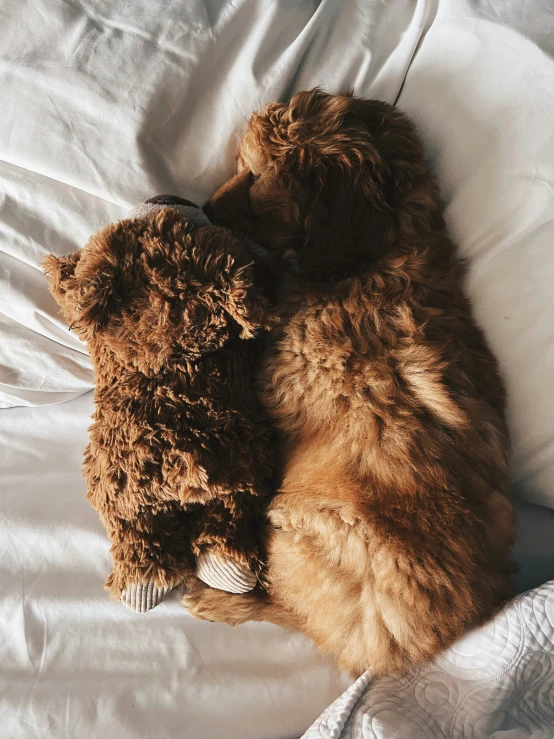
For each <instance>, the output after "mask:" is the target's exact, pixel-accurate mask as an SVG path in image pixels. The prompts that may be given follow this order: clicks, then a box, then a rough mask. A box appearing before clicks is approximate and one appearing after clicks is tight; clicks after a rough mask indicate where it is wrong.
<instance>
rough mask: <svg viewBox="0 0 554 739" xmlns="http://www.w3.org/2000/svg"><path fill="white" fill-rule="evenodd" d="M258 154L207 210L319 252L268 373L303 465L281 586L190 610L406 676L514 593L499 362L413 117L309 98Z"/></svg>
mask: <svg viewBox="0 0 554 739" xmlns="http://www.w3.org/2000/svg"><path fill="white" fill-rule="evenodd" d="M238 162H239V173H238V174H237V175H236V176H235V177H234V178H233V179H231V180H230V181H229V182H227V183H226V184H225V185H223V186H222V188H220V190H219V191H217V192H216V193H215V194H214V196H213V197H212V198H211V200H210V202H209V204H208V206H207V208H206V210H207V211H208V212H210V213H211V215H212V217H213V218H214V220H215V222H217V223H220V224H225V225H228V226H229V227H231V228H232V229H234V230H236V231H238V232H241V233H243V234H246V235H248V237H249V238H253V239H255V240H257V241H258V242H260V243H261V244H264V245H265V246H267V247H269V248H270V249H272V250H275V251H276V252H278V253H286V252H287V251H290V250H293V251H294V252H295V253H296V254H297V256H298V261H299V274H298V275H297V277H296V278H295V279H294V280H289V282H288V284H287V286H286V289H285V290H284V292H283V295H282V299H281V307H280V311H281V315H282V319H283V320H282V324H281V326H280V327H279V328H278V329H277V330H276V332H275V335H274V337H273V345H272V348H271V349H270V350H269V352H268V353H267V356H266V357H265V361H264V363H263V367H262V370H261V375H260V379H261V395H262V399H263V403H264V405H265V407H266V408H267V410H268V412H269V413H270V414H271V415H272V417H273V419H274V420H275V422H276V424H277V426H278V427H279V429H280V431H281V434H282V437H283V443H284V449H285V468H284V474H283V481H282V486H281V489H280V493H279V494H278V495H277V496H276V498H275V499H274V500H273V503H272V505H271V507H270V518H271V522H272V524H273V528H272V533H271V539H270V542H269V564H268V578H269V581H270V582H269V586H268V594H267V596H266V597H263V596H261V595H260V594H253V595H251V596H231V595H226V594H224V593H218V592H216V591H210V590H208V589H206V588H203V587H201V586H198V587H195V588H194V589H193V590H192V591H191V592H190V593H189V595H188V596H187V597H186V598H185V603H186V604H187V605H188V607H189V609H190V610H191V612H192V613H194V614H196V615H197V616H199V617H202V618H209V619H213V620H216V619H219V620H224V621H227V622H228V623H232V624H237V623H241V622H242V621H245V620H247V619H266V620H270V621H274V622H275V623H278V624H281V625H284V626H289V627H291V628H296V629H301V630H302V631H304V632H305V633H306V634H308V635H309V636H310V637H312V638H313V640H314V641H315V643H316V644H317V645H318V646H319V647H320V649H321V650H322V651H324V652H331V653H332V654H334V656H335V657H336V659H337V661H338V663H339V664H340V666H342V667H344V668H346V669H347V670H349V671H351V672H352V673H360V672H361V671H363V670H365V669H367V668H371V669H372V670H374V671H375V673H378V674H379V673H386V672H391V671H397V670H398V671H403V670H405V669H407V668H409V667H410V666H412V665H414V664H417V663H420V662H422V661H425V660H428V659H429V658H431V657H433V655H435V654H437V653H438V652H440V651H441V650H443V649H444V648H446V647H448V646H449V645H451V644H452V642H453V641H454V640H456V639H457V638H458V637H460V636H461V635H462V634H463V633H464V632H465V631H466V629H469V628H471V627H475V626H478V625H480V624H482V623H483V622H485V621H486V620H487V619H489V618H490V617H491V616H492V615H493V614H494V613H495V611H496V610H497V609H498V608H499V607H500V606H501V605H502V604H503V603H504V601H505V600H506V599H507V598H508V597H509V596H510V594H511V592H512V586H511V576H510V575H511V572H512V570H513V568H512V565H511V563H510V559H509V556H510V548H511V546H512V543H513V540H514V528H515V521H514V513H513V509H512V505H511V502H510V481H509V472H508V452H509V439H508V429H507V427H506V420H505V415H504V405H505V393H504V386H503V383H502V379H501V377H500V375H499V371H498V367H497V363H496V361H495V359H494V357H493V356H492V354H491V352H490V350H489V349H488V347H487V344H486V341H485V339H484V337H483V334H482V332H481V330H480V329H479V328H478V327H477V325H476V323H475V321H474V319H473V317H472V312H471V307H470V304H469V302H468V300H467V298H466V296H465V295H464V292H463V289H462V283H463V278H464V265H463V263H462V262H461V261H460V259H459V258H458V257H457V256H456V250H455V247H454V245H453V243H452V241H451V240H450V238H449V236H448V234H447V232H446V230H445V226H444V223H443V220H442V218H441V214H440V199H439V191H438V188H437V185H436V182H435V179H434V177H433V175H432V174H431V171H430V169H429V167H428V165H427V163H426V161H425V158H424V151H423V147H422V144H421V142H420V139H419V138H418V136H417V134H416V131H415V129H414V125H413V124H412V122H411V121H410V120H409V119H408V118H407V117H406V116H405V115H403V114H402V113H401V112H400V111H398V110H397V109H394V108H392V107H391V106H389V105H387V104H385V103H382V102H378V101H369V100H362V99H357V98H355V97H353V96H351V95H344V96H332V95H327V94H324V93H323V92H320V91H318V90H315V91H311V92H305V93H299V94H297V95H295V96H294V97H293V98H292V100H291V102H290V104H282V103H274V104H271V105H269V106H268V107H267V108H266V109H265V110H264V111H263V112H262V113H261V114H256V115H254V116H253V117H252V118H251V120H250V124H249V126H248V130H247V132H246V135H245V137H244V140H243V142H242V145H241V148H240V152H239V157H238Z"/></svg>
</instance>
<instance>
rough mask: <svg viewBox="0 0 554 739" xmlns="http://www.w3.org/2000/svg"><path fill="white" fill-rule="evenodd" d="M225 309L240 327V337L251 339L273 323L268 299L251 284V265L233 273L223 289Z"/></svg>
mask: <svg viewBox="0 0 554 739" xmlns="http://www.w3.org/2000/svg"><path fill="white" fill-rule="evenodd" d="M225 309H226V311H227V312H228V313H229V315H230V316H231V318H233V319H234V320H235V321H236V322H237V323H238V324H239V326H240V327H241V332H240V337H241V338H242V339H251V338H252V337H253V336H255V335H256V334H257V333H259V332H260V331H264V330H266V329H269V328H271V326H272V325H273V320H272V316H271V310H270V305H269V301H268V300H267V299H266V298H265V297H264V295H263V293H262V291H261V289H260V288H258V287H255V286H254V285H253V284H252V268H251V265H247V266H244V267H241V268H240V269H239V270H237V272H236V273H235V275H234V277H233V280H232V281H231V283H230V285H229V286H228V287H227V289H226V290H225Z"/></svg>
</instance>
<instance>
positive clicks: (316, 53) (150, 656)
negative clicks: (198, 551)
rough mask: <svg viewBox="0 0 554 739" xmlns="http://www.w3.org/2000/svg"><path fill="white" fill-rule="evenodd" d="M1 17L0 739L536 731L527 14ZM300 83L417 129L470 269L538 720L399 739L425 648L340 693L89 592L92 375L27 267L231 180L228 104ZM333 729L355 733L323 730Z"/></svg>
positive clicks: (460, 2) (544, 495)
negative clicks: (407, 117) (84, 464)
mask: <svg viewBox="0 0 554 739" xmlns="http://www.w3.org/2000/svg"><path fill="white" fill-rule="evenodd" d="M0 27H1V28H2V35H1V37H0V70H1V77H0V79H1V84H0V501H1V503H0V526H1V533H0V593H1V598H0V725H1V726H2V730H1V732H0V733H1V735H2V737H3V738H4V737H5V739H34V738H35V737H40V739H62V738H63V737H67V738H68V739H81V738H83V739H84V738H85V737H86V738H87V739H88V738H96V737H98V738H102V739H104V738H105V737H106V738H108V739H111V738H112V737H113V738H114V739H116V738H117V739H137V738H139V737H141V738H142V737H153V736H156V737H162V738H163V737H167V739H173V737H184V738H186V739H216V738H219V737H225V739H292V738H293V737H300V736H301V735H302V734H303V733H304V732H306V731H308V734H306V736H310V737H313V738H314V739H315V737H316V736H317V737H318V739H319V737H326V738H327V739H331V738H333V739H338V737H341V736H344V737H347V736H356V737H357V736H363V737H366V736H367V737H370V736H378V737H383V738H387V739H388V738H389V737H390V738H392V737H402V738H403V739H404V738H406V739H413V737H415V736H422V737H426V738H427V737H435V736H443V735H446V736H458V737H465V736H468V737H469V736H472V737H475V738H476V739H477V738H478V737H489V736H490V737H492V736H495V737H497V739H498V737H500V736H502V737H506V738H507V737H510V739H519V737H523V736H530V735H531V731H535V730H536V731H537V732H538V731H539V730H540V731H542V733H541V734H538V733H536V734H534V736H541V737H546V736H553V735H554V734H553V733H552V727H553V726H554V718H553V720H552V722H551V723H548V722H549V721H550V718H552V717H553V716H554V714H552V713H548V711H550V708H549V706H550V707H551V706H552V700H553V697H554V670H553V667H552V666H553V664H554V654H553V649H551V647H552V643H553V641H554V638H553V636H552V631H553V627H554V621H553V619H554V611H553V610H552V606H551V603H552V588H553V586H552V585H549V584H548V583H549V581H551V580H553V579H554V513H553V512H552V511H553V509H554V420H553V419H554V383H553V378H554V320H553V316H554V291H553V290H552V275H553V274H554V249H553V248H552V245H553V243H554V225H553V224H554V219H553V216H554V190H553V186H552V183H553V182H554V139H553V124H552V121H553V120H554V60H553V57H554V42H553V39H554V13H553V10H552V7H551V5H550V4H549V2H548V0H530V2H526V3H521V2H519V1H518V0H488V1H487V0H388V1H384V0H366V1H365V2H360V1H359V0H321V1H319V2H317V1H316V0H302V1H298V0H278V1H274V2H270V0H228V1H225V2H224V1H222V0H187V1H184V0H166V1H165V2H164V3H163V4H162V3H153V2H149V1H148V0H140V1H139V2H135V3H129V2H128V1H127V0H67V1H65V2H62V0H32V1H31V0H18V2H16V1H15V0H5V1H4V2H3V3H2V4H1V5H0ZM315 85H321V86H323V87H324V88H326V89H327V90H330V91H337V92H338V91H340V90H343V89H345V88H347V87H353V88H354V90H355V92H356V93H357V94H360V95H364V96H368V97H379V98H382V99H385V100H388V101H389V102H391V103H396V104H397V105H399V106H400V107H401V108H403V109H404V110H406V111H407V112H409V113H410V114H411V115H412V116H413V117H414V118H415V119H416V121H417V123H418V125H419V127H420V130H421V133H422V135H423V137H424V139H425V142H426V144H427V147H428V151H429V155H430V157H431V159H432V162H433V164H434V166H435V168H436V171H437V173H438V176H439V179H440V182H441V186H442V188H443V193H444V197H445V216H446V218H447V221H448V223H449V226H450V228H451V229H452V232H453V233H454V235H455V237H456V239H457V241H458V243H459V244H460V249H461V251H462V253H463V254H464V255H465V256H466V257H467V258H468V260H469V272H468V290H469V293H470V295H471V297H472V300H473V303H474V306H475V311H476V315H477V318H478V320H479V321H480V323H481V324H482V325H483V327H484V329H485V332H486V333H487V336H488V339H489V341H490V342H491V345H492V346H493V348H494V350H495V352H496V353H497V355H498V357H499V359H500V362H501V365H502V369H503V372H504V375H505V377H506V381H507V384H508V389H509V395H510V405H509V415H510V425H511V429H512V435H513V447H514V454H513V479H514V486H515V490H516V494H517V498H518V511H519V514H520V539H519V542H518V548H517V553H516V554H517V558H518V561H519V563H520V573H519V575H518V580H517V585H518V590H519V591H520V592H522V593H524V592H525V591H528V590H530V589H532V588H539V589H538V590H534V591H532V592H531V593H530V594H529V595H528V596H523V598H524V599H525V598H528V599H531V600H530V601H529V600H523V601H518V602H517V603H516V604H512V605H511V606H509V608H511V609H512V611H510V613H512V612H514V613H517V616H510V615H502V616H500V617H499V618H505V621H504V622H502V623H508V622H509V623H516V622H517V624H520V631H521V633H524V632H525V634H529V639H527V641H525V645H526V646H529V645H531V647H530V649H531V651H532V652H541V654H544V655H545V656H543V657H540V659H539V662H538V663H537V664H539V663H540V664H539V666H538V667H537V666H536V664H535V662H533V663H532V667H529V668H526V665H528V661H526V660H527V658H526V657H525V655H524V651H521V652H518V655H519V656H520V657H521V659H519V660H516V662H513V661H512V662H511V663H510V665H512V663H513V664H514V665H516V666H517V669H515V668H514V669H515V673H514V674H517V679H518V680H519V682H518V683H517V684H518V685H519V686H520V687H521V685H522V682H523V684H524V688H522V689H521V692H520V693H518V694H517V695H523V694H524V695H526V696H527V697H528V698H529V701H528V705H529V707H528V708H527V709H526V711H527V713H528V714H529V715H531V717H533V715H534V714H535V715H537V716H538V715H539V714H540V716H541V717H542V716H543V715H544V716H546V717H547V718H546V719H545V721H546V723H544V722H543V725H542V726H539V724H537V726H539V728H538V729H537V728H536V727H535V725H534V724H533V721H532V720H531V721H527V723H525V722H523V723H521V722H520V723H521V726H520V725H519V724H516V723H513V722H512V723H510V722H509V721H507V720H506V721H507V723H506V721H504V714H506V711H504V709H503V708H502V703H501V702H498V703H497V704H495V705H494V706H493V708H492V709H491V711H489V712H488V713H486V711H485V712H483V711H484V709H483V711H481V713H479V710H477V709H475V706H476V705H477V703H476V702H475V701H473V702H471V701H465V700H464V701H461V700H460V701H459V702H457V703H456V702H450V703H449V702H448V700H446V699H444V700H443V698H444V696H443V693H444V690H443V688H441V687H439V688H435V689H434V690H435V692H433V691H431V693H430V694H429V695H430V696H431V697H430V704H425V705H426V708H425V711H427V714H425V716H426V717H427V718H425V719H421V720H419V719H418V720H419V723H417V726H418V731H420V733H416V732H415V729H414V728H413V726H414V724H413V721H415V720H416V718H417V717H418V716H421V715H423V714H424V713H425V711H423V713H422V710H423V709H421V705H420V704H419V703H418V702H417V695H420V693H418V692H417V691H418V690H423V688H421V687H420V688H417V683H418V680H420V686H421V685H423V684H424V683H423V682H421V681H424V680H427V682H429V678H428V677H425V676H426V675H428V674H429V672H431V673H432V672H433V671H435V672H437V671H440V670H441V669H442V668H443V667H444V665H445V664H446V662H448V658H447V656H445V657H444V658H443V663H441V664H442V666H441V664H438V666H429V670H428V671H424V672H423V673H421V674H419V673H418V675H416V676H412V678H413V679H412V678H409V679H408V682H409V680H410V679H411V680H412V681H411V682H409V685H410V686H412V687H410V688H409V689H408V688H406V685H407V684H408V683H407V682H404V683H402V684H401V685H400V688H401V689H402V690H404V689H405V688H406V692H405V693H402V690H400V691H399V685H398V684H395V682H394V681H392V682H391V681H389V682H388V683H387V682H386V681H385V682H383V681H380V682H377V681H373V680H371V677H370V676H369V675H366V676H363V677H362V678H360V681H358V682H357V683H355V684H354V686H350V683H351V682H352V681H351V679H350V678H349V677H348V676H346V675H343V674H339V673H338V672H337V671H336V670H335V669H334V668H333V666H332V664H331V663H330V662H329V661H328V660H326V659H322V658H320V657H319V656H318V655H317V654H316V653H315V651H314V650H313V648H312V646H311V645H310V644H309V643H308V642H307V641H306V640H305V639H304V638H303V637H302V636H300V635H298V634H293V633H289V632H286V631H284V630H282V629H279V628H277V627H275V626H272V625H269V624H246V625H244V626H241V627H238V628H236V629H232V628H230V627H227V626H224V625H220V624H210V623H205V622H199V621H195V620H194V619H192V618H191V617H189V615H188V614H187V613H186V612H185V611H184V610H183V609H182V607H181V606H180V605H179V602H178V598H177V597H176V596H171V597H170V598H169V599H168V600H167V601H164V603H162V604H161V605H160V606H158V607H157V608H156V609H154V610H153V611H152V612H150V613H148V614H146V615H141V616H138V615H135V614H133V613H131V612H129V611H126V610H125V609H124V608H123V607H122V606H121V605H119V604H117V603H114V602H110V600H109V599H108V597H107V595H106V594H105V592H104V591H103V589H102V583H103V581H104V579H105V577H106V575H107V573H108V572H109V554H108V542H107V539H106V535H105V533H104V531H103V529H102V527H101V525H100V523H99V521H98V519H97V517H96V514H95V512H94V511H93V509H92V508H91V507H90V506H89V505H88V503H87V502H86V501H85V499H84V493H85V490H84V482H83V480H82V477H81V474H80V465H81V458H82V453H83V449H84V447H85V444H86V435H87V426H88V424H89V419H90V414H91V410H92V398H91V388H92V373H91V367H90V362H89V359H88V356H87V354H86V350H85V347H84V346H83V345H82V344H81V343H80V342H79V341H78V340H77V339H76V338H75V337H74V336H72V335H71V334H70V333H69V332H68V329H67V327H66V326H65V324H64V323H63V321H62V320H61V318H60V316H59V314H58V312H57V309H56V306H55V304H54V302H53V300H52V299H51V298H50V296H49V294H48V291H47V287H46V284H45V281H44V279H43V277H42V275H41V273H40V270H39V269H38V264H39V261H40V259H41V257H42V255H43V254H45V253H48V252H53V253H56V254H58V255H61V254H66V253H69V252H71V251H73V250H74V249H75V248H77V247H79V246H82V245H83V244H84V243H85V241H86V240H87V238H88V236H89V234H90V233H91V232H93V231H94V230H95V229H97V228H98V227H100V226H102V225H104V224H105V223H107V222H109V221H111V220H116V219H118V218H121V217H122V216H123V215H124V214H125V213H126V211H127V209H128V208H130V207H132V206H133V205H135V204H136V203H138V202H141V201H142V200H143V199H144V198H145V197H148V196H150V195H152V194H154V193H159V192H174V193H179V194H182V195H184V196H185V197H187V198H190V199H192V200H195V201H197V202H200V201H202V200H203V199H204V198H205V197H206V196H207V195H208V194H209V193H210V192H211V191H212V190H213V189H214V187H215V186H216V185H217V184H219V183H220V182H221V181H222V180H223V179H224V178H225V177H227V176H228V175H229V174H230V173H231V172H232V170H233V166H234V152H235V149H236V146H237V142H238V140H239V137H240V135H241V132H242V131H243V130H244V126H245V120H246V118H247V116H248V114H249V113H250V112H251V111H252V110H253V109H255V108H257V107H259V106H260V105H262V104H263V103H265V102H266V101H268V100H271V99H277V98H284V97H287V96H289V95H290V94H291V93H292V92H294V91H296V90H300V89H306V88H311V87H313V86H315ZM541 588H542V589H541ZM537 594H538V595H537ZM549 599H550V600H549ZM528 602H532V603H533V604H535V606H536V604H539V606H537V607H536V608H535V610H533V608H534V606H532V607H529V608H528V607H527V606H526V605H521V604H522V603H523V604H527V603H528ZM549 604H550V605H549ZM533 614H534V615H533ZM513 619H516V621H513ZM517 619H519V620H517ZM488 628H493V629H494V628H495V624H493V625H492V626H490V627H488ZM484 633H485V636H482V635H481V636H480V635H479V634H473V635H470V637H469V638H470V639H474V640H475V639H477V641H476V642H472V643H474V644H475V643H476V644H478V645H479V646H478V648H477V653H478V654H479V659H480V660H481V661H480V662H479V660H478V659H477V657H476V658H475V660H474V661H473V662H472V663H471V665H470V666H471V667H475V670H476V671H475V672H474V673H473V674H470V672H471V671H470V672H468V673H467V674H466V673H463V670H462V671H461V672H458V673H456V674H455V675H454V676H452V675H451V674H449V677H447V678H444V675H443V685H444V684H445V681H448V680H450V681H453V683H454V687H453V688H452V690H453V691H457V693H456V694H457V695H459V696H465V695H466V692H467V691H470V687H471V686H470V682H471V680H472V679H475V684H476V685H477V682H478V681H480V680H482V679H485V680H486V679H487V676H486V675H485V677H483V675H482V674H481V673H478V670H477V668H478V667H479V665H481V663H482V662H483V654H485V656H486V654H487V651H486V650H487V648H488V647H486V645H487V644H494V643H495V642H494V639H488V641H487V636H486V634H488V633H490V632H484ZM499 633H500V632H499ZM522 644H523V642H522ZM483 645H485V646H483ZM537 645H538V646H537ZM490 648H491V649H492V648H493V647H490ZM460 649H462V651H463V645H462V647H460ZM522 650H523V647H522ZM458 651H460V650H458ZM466 652H467V650H466ZM474 652H475V649H474ZM474 652H472V651H471V649H469V652H468V653H470V654H473V653H474ZM537 659H538V658H537ZM485 661H486V660H485ZM533 665H534V666H533ZM466 666H467V665H466ZM539 667H540V670H542V672H540V675H539V677H540V680H539V679H536V680H535V679H534V678H533V675H535V676H536V674H537V672H536V671H537V670H539ZM426 669H427V668H426ZM441 674H442V673H441ZM508 682H509V681H508ZM426 684H427V683H425V685H426ZM450 684H451V683H449V685H450ZM506 684H507V683H502V684H501V683H499V684H498V685H499V686H500V687H499V689H500V690H501V689H503V688H504V687H505V686H506ZM510 684H511V683H510ZM479 685H481V683H479ZM468 686H469V687H468ZM462 687H463V688H464V690H466V692H463V691H462V690H461V688H462ZM343 691H350V692H347V693H346V694H345V695H346V697H344V696H343V698H340V699H339V703H338V704H337V703H333V702H334V701H335V699H337V698H338V697H339V696H340V695H341V694H342V693H343ZM410 691H411V692H410ZM470 692H471V691H470ZM478 692H479V691H478V690H477V688H475V691H474V693H475V695H477V694H478ZM467 694H469V693H467ZM449 695H450V694H449ZM471 695H473V693H471ZM399 696H400V697H401V698H402V700H401V701H400V702H399V701H398V700H397V698H398V697H399ZM414 696H415V697H414ZM436 696H438V698H437V697H436ZM441 696H442V698H441ZM545 696H546V697H545ZM395 697H396V698H395ZM428 697H429V696H428ZM441 700H443V702H442V704H440V701H441ZM410 701H412V702H410ZM433 701H438V703H439V704H440V705H441V706H442V708H438V709H437V708H436V703H433ZM533 701H534V702H533ZM541 701H542V702H541ZM549 701H550V703H549ZM330 704H333V705H332V706H331V707H330V708H329V709H328V710H327V712H326V713H323V718H321V719H319V720H318V719H317V717H318V715H319V714H322V712H325V711H326V709H327V707H328V706H330ZM383 704H386V705H388V706H393V709H392V710H391V711H389V713H388V714H387V720H386V721H385V720H383V715H382V713H381V718H380V719H379V720H374V718H373V714H371V710H373V708H372V707H374V706H381V705H383ZM412 704H413V706H415V708H410V706H412ZM399 705H401V706H404V709H403V710H401V708H399V707H398V706H399ZM429 705H431V708H429ZM433 705H435V709H433V708H432V706H433ZM526 705H527V704H526ZM345 706H346V708H345ZM418 706H419V708H418ZM468 706H469V708H468ZM537 706H542V707H543V708H544V711H543V713H540V711H539V710H538V708H537ZM466 708H467V711H469V709H470V708H471V711H473V713H471V712H469V713H467V715H466V716H465V718H464V715H465V714H464V711H465V710H466ZM420 709H421V710H420ZM487 710H488V708H487ZM541 710H543V709H542V708H541ZM433 711H435V713H433ZM437 711H439V713H440V712H441V711H442V714H441V715H442V718H441V720H440V721H438V722H437V721H435V723H434V724H433V723H432V721H430V720H428V716H429V715H432V716H435V718H436V712H437ZM449 712H450V713H449ZM506 715H507V714H506ZM337 716H338V717H339V718H338V719H337ZM364 716H365V717H366V718H363V717H364ZM445 716H446V718H445ZM468 716H469V718H468ZM483 716H488V718H487V719H486V720H485V719H483ZM367 717H371V720H369V718H367ZM491 717H492V718H491ZM454 718H455V719H456V720H454ZM358 719H359V721H358ZM412 719H413V721H412ZM450 719H452V720H450ZM433 720H434V719H433ZM314 721H315V722H316V723H314V724H313V727H312V729H308V727H309V726H310V724H312V723H313V722H314ZM348 721H350V723H348ZM410 721H412V724H410ZM503 721H504V723H503ZM541 721H542V718H541ZM356 722H358V723H356ZM441 722H442V723H441ZM353 725H356V726H358V728H359V731H360V732H362V733H359V734H356V733H354V734H347V733H345V732H347V731H349V730H350V728H349V727H350V726H353ZM544 726H546V728H544ZM368 727H370V728H368ZM437 727H438V728H437ZM445 727H446V728H445ZM459 727H462V728H459ZM522 727H523V728H522ZM529 727H530V728H529ZM548 727H550V729H549V728H548ZM357 730H358V729H356V731H357ZM450 730H452V733H451V734H449V733H448V731H450ZM549 730H550V731H551V733H550V734H548V731H549ZM371 731H373V733H371ZM526 731H527V733H525V732H526ZM309 732H312V733H311V734H310V733H309ZM314 732H319V734H317V733H314ZM363 732H366V733H363ZM441 732H442V733H441ZM495 732H496V733H495ZM501 732H508V733H501ZM510 732H511V733H510Z"/></svg>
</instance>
